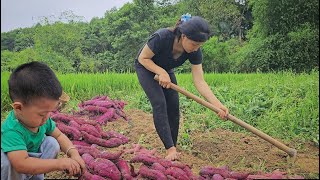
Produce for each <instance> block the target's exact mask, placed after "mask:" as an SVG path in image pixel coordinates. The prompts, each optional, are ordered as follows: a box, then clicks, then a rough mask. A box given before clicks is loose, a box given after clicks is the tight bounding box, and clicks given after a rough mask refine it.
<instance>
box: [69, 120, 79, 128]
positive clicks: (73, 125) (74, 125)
mask: <svg viewBox="0 0 320 180" xmlns="http://www.w3.org/2000/svg"><path fill="white" fill-rule="evenodd" d="M69 126H71V127H74V128H76V129H80V124H78V123H77V122H76V121H74V120H71V121H69Z"/></svg>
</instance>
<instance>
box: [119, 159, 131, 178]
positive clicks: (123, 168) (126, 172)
mask: <svg viewBox="0 0 320 180" xmlns="http://www.w3.org/2000/svg"><path fill="white" fill-rule="evenodd" d="M116 165H117V166H118V168H119V170H120V172H121V175H122V178H123V179H124V180H131V179H133V177H132V176H131V171H130V168H129V165H128V163H127V161H126V160H123V159H119V160H118V162H117V163H116Z"/></svg>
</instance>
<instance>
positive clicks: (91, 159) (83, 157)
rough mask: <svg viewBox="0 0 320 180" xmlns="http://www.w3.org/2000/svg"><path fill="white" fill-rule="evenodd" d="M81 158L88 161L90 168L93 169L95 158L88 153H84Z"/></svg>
mask: <svg viewBox="0 0 320 180" xmlns="http://www.w3.org/2000/svg"><path fill="white" fill-rule="evenodd" d="M81 158H82V159H83V161H84V162H85V163H86V165H87V167H88V168H89V170H93V168H94V167H93V165H94V164H93V162H94V158H93V157H92V156H91V155H90V154H88V153H84V154H82V155H81Z"/></svg>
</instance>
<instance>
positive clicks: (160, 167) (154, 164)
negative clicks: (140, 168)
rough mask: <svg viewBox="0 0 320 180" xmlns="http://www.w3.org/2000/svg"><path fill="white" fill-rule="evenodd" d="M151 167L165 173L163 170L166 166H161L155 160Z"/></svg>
mask: <svg viewBox="0 0 320 180" xmlns="http://www.w3.org/2000/svg"><path fill="white" fill-rule="evenodd" d="M151 169H154V170H158V171H160V172H162V173H165V171H166V168H165V167H163V166H162V165H161V164H160V163H157V162H155V163H153V164H152V166H151Z"/></svg>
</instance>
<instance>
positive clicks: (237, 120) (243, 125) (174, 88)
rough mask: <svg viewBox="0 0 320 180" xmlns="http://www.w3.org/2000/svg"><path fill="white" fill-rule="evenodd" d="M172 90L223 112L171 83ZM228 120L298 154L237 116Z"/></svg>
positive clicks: (156, 76)
mask: <svg viewBox="0 0 320 180" xmlns="http://www.w3.org/2000/svg"><path fill="white" fill-rule="evenodd" d="M154 79H155V80H157V81H159V77H158V75H155V76H154ZM170 88H171V89H173V90H175V91H177V92H179V93H181V94H183V95H185V96H187V97H188V98H191V99H193V100H195V101H196V102H198V103H199V104H201V105H203V106H205V107H207V108H209V109H211V110H212V111H214V112H216V113H219V112H220V111H221V110H220V109H219V108H217V107H215V106H214V105H213V104H211V103H209V102H208V101H205V100H203V99H201V98H199V97H198V96H196V95H194V94H192V93H190V92H188V91H186V90H184V89H182V88H181V87H179V86H177V85H175V84H173V83H171V84H170ZM227 119H228V120H230V121H232V122H234V123H236V124H238V125H240V126H242V127H244V128H245V129H247V130H248V131H250V132H252V133H253V134H255V135H257V136H259V137H260V138H262V139H264V140H266V141H268V142H269V143H271V144H273V145H274V146H276V147H278V148H279V149H281V150H283V151H284V152H286V153H288V154H289V155H290V156H291V157H295V156H296V154H297V150H295V149H293V148H290V147H288V146H286V145H284V144H283V143H281V142H279V141H277V140H275V139H274V138H272V137H270V136H269V135H267V134H265V133H264V132H262V131H260V130H258V129H256V128H255V127H253V126H251V125H249V124H247V123H245V122H244V121H242V120H240V119H238V118H236V117H235V116H233V115H231V114H228V116H227Z"/></svg>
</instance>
